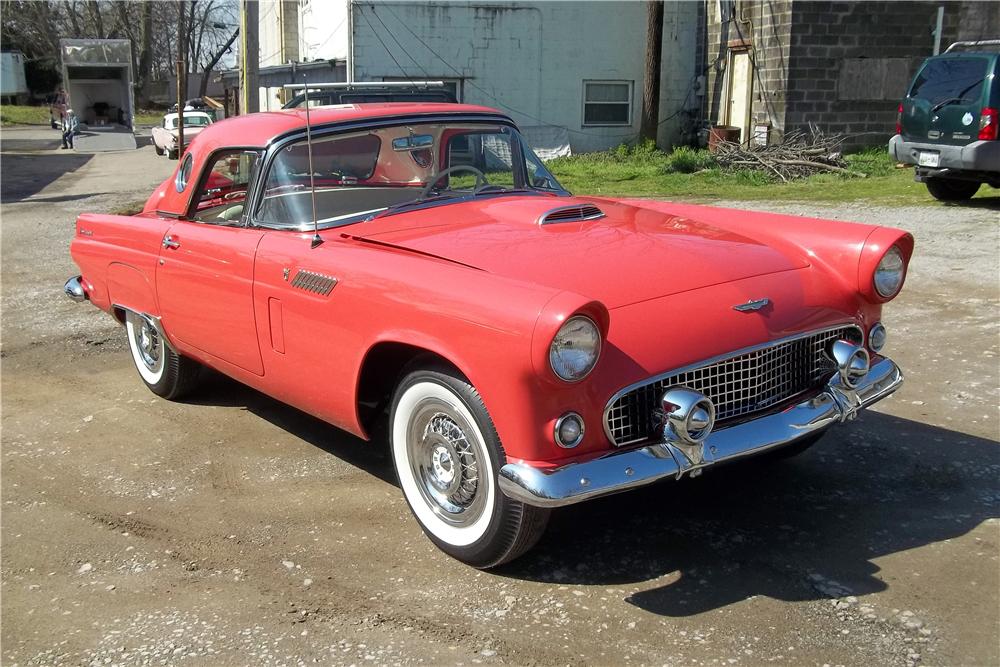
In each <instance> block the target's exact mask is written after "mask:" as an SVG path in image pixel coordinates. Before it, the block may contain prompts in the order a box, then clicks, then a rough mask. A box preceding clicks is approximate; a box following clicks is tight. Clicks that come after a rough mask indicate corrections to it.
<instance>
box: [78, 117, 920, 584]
mask: <svg viewBox="0 0 1000 667" xmlns="http://www.w3.org/2000/svg"><path fill="white" fill-rule="evenodd" d="M310 130H311V140H307V135H308V134H310ZM314 229H315V230H316V231H314ZM912 250H913V238H912V237H911V236H910V235H909V234H907V233H905V232H903V231H900V230H897V229H890V228H886V227H873V226H866V225H858V224H848V223H841V222H833V221H826V220H807V219H802V218H794V217H786V216H781V215H771V214H761V213H748V212H745V211H736V210H727V209H720V208H710V207H704V206H694V205H686V204H674V203H669V202H654V201H639V200H620V199H605V198H598V197H574V196H572V195H571V194H570V193H569V192H567V191H566V190H564V189H563V188H562V187H561V186H560V185H559V183H558V182H557V181H556V179H555V178H554V177H553V176H552V174H551V173H549V171H548V170H547V169H546V168H545V165H544V164H543V163H542V162H541V161H540V160H539V159H538V158H537V157H536V156H535V155H534V154H533V153H532V151H531V150H530V149H529V148H528V146H527V144H526V143H525V142H524V140H523V139H522V138H521V136H520V134H519V133H518V131H517V128H516V127H515V126H514V124H513V122H512V121H511V120H510V119H509V118H507V117H506V116H504V115H502V114H500V113H499V112H497V111H495V110H492V109H488V108H484V107H477V106H467V105H455V104H370V105H364V104H362V105H356V106H341V107H327V108H316V109H314V110H312V112H311V119H310V122H309V124H308V125H307V118H306V113H305V112H304V111H299V110H294V111H283V112H275V113H260V114H252V115H248V116H242V117H238V118H233V119H230V120H226V121H223V122H219V123H215V124H212V125H211V126H209V127H207V128H205V129H204V131H203V132H201V133H200V134H199V135H198V136H197V137H195V138H194V140H193V141H192V142H191V145H190V148H189V150H188V151H187V153H186V154H185V155H184V156H183V157H182V159H181V161H180V163H179V164H178V168H177V171H176V174H175V175H174V176H173V177H172V178H170V179H169V180H168V181H167V182H165V183H163V184H162V185H161V186H160V187H159V188H158V189H157V190H156V191H155V192H154V193H153V195H152V196H151V197H150V198H149V201H148V202H147V203H146V206H145V208H144V209H143V211H142V213H140V214H138V215H134V216H116V215H96V214H85V215H81V216H80V218H79V219H78V221H77V225H76V235H75V238H74V239H73V243H72V255H73V259H74V260H75V262H76V264H77V265H78V266H79V268H80V271H81V273H82V275H81V276H77V277H74V278H71V279H70V280H69V281H68V282H67V283H66V286H65V291H66V293H67V294H68V295H69V296H70V297H71V298H73V299H75V300H77V301H84V300H88V301H90V302H91V303H92V304H94V305H95V306H97V307H98V308H100V309H101V310H104V311H107V312H108V313H110V314H111V315H112V316H114V317H115V318H116V319H118V320H119V321H120V322H122V323H123V324H124V325H125V329H126V332H127V335H128V342H129V346H130V349H131V352H132V358H133V360H134V362H135V366H136V370H137V371H138V372H139V376H140V377H141V378H142V381H143V382H145V383H146V385H147V386H148V387H149V388H150V389H151V390H152V391H153V392H154V393H156V394H158V395H160V396H162V397H164V398H168V399H171V398H177V397H179V396H181V395H182V394H184V393H185V392H188V391H190V390H191V389H192V388H193V387H194V386H195V385H196V383H197V380H198V374H199V369H200V368H201V367H202V366H210V367H211V368H214V369H216V370H218V371H220V372H222V373H225V374H226V375H229V376H231V377H233V378H235V379H237V380H239V381H240V382H244V383H246V384H248V385H250V386H252V387H255V388H257V389H259V390H260V391H262V392H264V393H266V394H269V395H270V396H273V397H275V398H277V399H278V400H281V401H284V402H286V403H289V404H291V405H294V406H296V407H298V408H300V409H302V410H304V411H306V412H308V413H310V414H313V415H316V416H317V417H319V418H321V419H324V420H326V421H327V422H329V423H330V424H333V425H334V426H337V427H338V428H341V429H344V430H346V431H349V432H351V433H353V434H356V435H358V436H360V437H362V438H370V437H371V434H372V433H373V429H374V427H375V426H376V425H377V424H378V423H379V422H380V420H388V421H387V422H385V423H387V429H386V430H387V432H388V440H389V446H390V448H391V451H392V458H393V461H394V463H395V468H396V472H397V474H398V476H399V484H400V487H401V488H402V491H403V495H404V496H405V497H406V500H407V502H408V503H409V506H410V508H411V509H412V511H413V514H414V516H415V517H416V519H417V521H418V522H419V523H420V525H421V527H422V528H423V530H424V531H425V532H426V534H427V535H428V536H429V537H430V539H431V540H433V541H434V543H435V544H437V545H438V546H439V547H440V548H441V549H442V550H444V551H445V552H447V553H448V554H450V555H452V556H454V557H456V558H458V559H461V560H462V561H464V562H466V563H469V564H471V565H474V566H476V567H484V568H485V567H492V566H495V565H498V564H500V563H504V562H506V561H509V560H511V559H513V558H515V557H517V556H519V555H520V554H522V553H524V552H525V551H526V550H528V549H529V548H530V547H531V546H532V545H533V544H534V543H535V542H536V541H537V540H538V538H539V537H540V535H541V534H542V531H543V530H544V528H545V524H546V520H547V518H548V514H549V512H550V509H551V508H553V507H559V506H562V505H568V504H570V503H577V502H581V501H584V500H588V499H590V498H595V497H597V496H603V495H606V494H610V493H617V492H620V491H625V490H628V489H631V488H634V487H638V486H642V485H644V484H650V483H652V482H655V481H658V480H662V479H666V478H679V477H680V476H682V475H684V474H688V475H691V476H694V475H697V474H699V473H701V472H702V471H703V470H704V469H705V468H708V467H711V466H712V465H714V464H716V463H721V462H724V461H730V460H733V459H736V458H740V457H744V456H749V455H754V454H759V453H763V452H768V451H772V450H775V451H784V452H787V453H794V452H796V451H800V450H802V449H804V448H805V447H807V446H809V445H810V444H812V443H813V442H815V441H816V439H817V438H819V436H820V435H822V434H823V433H824V432H825V431H826V429H827V428H828V427H830V426H832V425H834V424H837V423H838V422H843V421H845V420H848V419H851V418H853V417H854V416H855V415H856V414H857V412H858V411H859V410H861V409H862V408H865V407H867V406H869V405H871V404H872V403H874V402H875V401H878V400H879V399H881V398H884V397H886V396H888V395H889V394H890V393H892V392H893V391H895V390H896V389H897V388H898V387H899V385H900V384H901V383H902V375H901V373H900V371H899V369H898V368H897V367H896V365H895V364H894V363H893V362H892V361H891V360H889V359H888V358H886V357H883V356H881V355H880V352H881V350H882V348H883V345H884V344H885V340H886V331H885V328H884V327H883V326H882V324H881V323H880V319H881V311H882V304H883V303H885V302H887V301H889V300H891V299H892V298H893V297H895V296H896V295H897V294H898V293H899V290H900V288H901V287H902V285H903V280H904V278H905V275H906V267H907V262H908V261H909V259H910V255H911V252H912ZM192 409H196V408H192Z"/></svg>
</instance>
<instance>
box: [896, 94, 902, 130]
mask: <svg viewBox="0 0 1000 667" xmlns="http://www.w3.org/2000/svg"><path fill="white" fill-rule="evenodd" d="M902 133H903V103H902V102H900V103H899V107H898V108H897V109H896V134H902Z"/></svg>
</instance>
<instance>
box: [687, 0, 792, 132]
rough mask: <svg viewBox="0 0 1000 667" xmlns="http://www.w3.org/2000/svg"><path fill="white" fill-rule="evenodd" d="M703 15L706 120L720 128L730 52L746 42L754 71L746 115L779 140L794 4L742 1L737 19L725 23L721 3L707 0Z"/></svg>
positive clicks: (774, 0) (789, 0)
mask: <svg viewBox="0 0 1000 667" xmlns="http://www.w3.org/2000/svg"><path fill="white" fill-rule="evenodd" d="M703 15H704V16H705V21H706V22H705V25H706V29H705V33H704V37H703V40H704V41H705V43H706V50H705V56H706V58H705V60H704V61H703V62H704V68H705V76H706V82H707V98H706V104H705V111H706V114H707V118H708V120H710V121H711V122H712V123H713V124H724V122H725V119H726V117H725V109H724V108H723V106H724V105H725V103H726V92H725V86H726V76H725V74H726V67H727V66H728V58H729V49H730V48H731V47H733V48H740V45H741V44H746V45H749V46H750V47H751V58H752V61H753V65H754V68H755V71H754V76H753V95H752V101H751V107H750V115H751V117H752V119H753V122H754V124H758V123H767V124H768V125H770V126H771V128H772V133H773V134H774V135H775V136H780V134H781V130H782V128H783V127H784V122H785V81H786V80H787V78H788V68H789V47H790V44H791V26H792V0H743V1H742V2H739V3H737V5H736V17H737V18H736V20H733V21H728V22H723V21H721V17H720V15H719V3H718V2H716V0H707V1H706V3H705V4H704V9H703Z"/></svg>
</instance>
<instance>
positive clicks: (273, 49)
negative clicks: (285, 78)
mask: <svg viewBox="0 0 1000 667" xmlns="http://www.w3.org/2000/svg"><path fill="white" fill-rule="evenodd" d="M278 6H279V2H278V0H263V1H262V2H259V3H257V7H258V9H257V12H258V13H257V23H258V25H259V27H260V29H259V30H258V31H257V44H258V49H260V51H259V53H260V66H261V67H267V66H269V65H281V64H282V61H281V22H280V20H279V16H280V11H279V8H278ZM262 110H263V108H262Z"/></svg>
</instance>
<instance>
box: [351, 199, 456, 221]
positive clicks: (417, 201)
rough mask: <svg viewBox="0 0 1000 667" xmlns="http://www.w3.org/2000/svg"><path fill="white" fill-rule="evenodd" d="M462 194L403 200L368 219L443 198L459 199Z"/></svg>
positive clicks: (381, 216)
mask: <svg viewBox="0 0 1000 667" xmlns="http://www.w3.org/2000/svg"><path fill="white" fill-rule="evenodd" d="M460 196H464V195H434V196H433V197H419V198H417V199H411V200H410V201H404V202H401V203H399V204H393V205H392V206H388V207H386V208H385V210H383V211H379V212H378V213H376V214H375V215H372V216H369V217H368V218H367V219H368V220H374V219H375V218H383V217H385V216H387V215H391V214H393V213H398V212H399V211H403V210H406V209H408V208H411V207H413V206H420V205H421V204H427V203H429V202H436V201H442V200H445V199H457V198H458V197H460Z"/></svg>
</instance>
